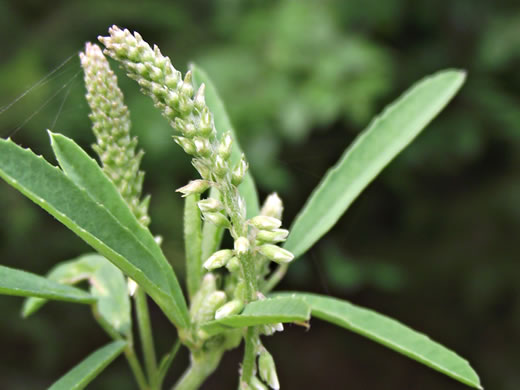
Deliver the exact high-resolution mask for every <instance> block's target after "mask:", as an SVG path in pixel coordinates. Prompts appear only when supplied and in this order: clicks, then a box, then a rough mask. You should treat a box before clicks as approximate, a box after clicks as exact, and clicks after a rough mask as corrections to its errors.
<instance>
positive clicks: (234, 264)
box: [226, 257, 240, 273]
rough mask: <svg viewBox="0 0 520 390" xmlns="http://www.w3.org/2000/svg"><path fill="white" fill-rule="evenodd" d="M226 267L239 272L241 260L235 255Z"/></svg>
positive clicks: (230, 270)
mask: <svg viewBox="0 0 520 390" xmlns="http://www.w3.org/2000/svg"><path fill="white" fill-rule="evenodd" d="M226 268H227V270H228V271H229V272H231V273H235V272H238V271H239V270H240V261H239V260H238V257H233V258H232V259H231V260H229V261H228V263H227V264H226Z"/></svg>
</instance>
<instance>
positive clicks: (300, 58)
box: [0, 0, 520, 390]
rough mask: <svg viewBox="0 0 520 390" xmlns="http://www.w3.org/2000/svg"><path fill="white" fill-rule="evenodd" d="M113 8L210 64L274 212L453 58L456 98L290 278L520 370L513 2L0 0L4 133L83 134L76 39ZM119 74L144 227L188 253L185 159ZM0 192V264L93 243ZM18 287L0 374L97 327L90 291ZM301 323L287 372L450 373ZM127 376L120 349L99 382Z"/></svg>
mask: <svg viewBox="0 0 520 390" xmlns="http://www.w3.org/2000/svg"><path fill="white" fill-rule="evenodd" d="M114 23H115V24H118V25H121V26H124V27H128V28H130V29H135V30H138V31H140V32H141V33H142V35H143V36H144V37H145V38H146V39H147V40H148V41H151V42H156V43H157V44H158V45H159V46H160V47H161V49H162V51H163V53H165V54H167V55H169V56H170V57H171V58H172V61H173V63H174V64H175V65H176V66H177V67H178V68H180V69H182V70H185V69H186V68H187V64H188V62H189V61H194V62H196V63H198V64H199V65H201V66H202V67H204V68H205V69H206V70H207V72H208V73H209V74H210V75H211V77H212V78H213V80H214V81H215V84H216V86H217V87H218V89H219V92H220V94H221V95H222V97H223V99H224V101H225V102H226V104H227V108H228V110H229V113H230V116H231V118H232V120H233V123H234V125H235V128H236V130H237V131H238V133H239V138H240V139H241V144H242V146H243V147H244V149H245V150H246V152H247V155H248V156H249V159H250V161H251V170H252V173H253V175H254V176H255V178H256V180H257V182H258V185H259V188H260V192H261V195H262V197H263V196H265V194H267V193H269V192H271V191H275V190H276V191H278V192H279V193H280V195H281V197H282V198H283V199H284V201H285V204H286V217H285V220H286V221H291V220H292V218H293V217H294V215H295V213H296V211H298V210H299V209H300V208H301V206H302V205H303V202H304V201H305V199H306V198H307V196H308V195H309V193H310V192H311V190H312V188H313V187H314V186H315V185H316V184H317V183H318V181H319V178H320V177H321V175H322V174H323V173H324V172H325V171H326V169H327V168H328V167H329V166H330V165H331V164H332V163H334V162H335V161H336V160H337V158H338V157H339V156H340V154H341V152H342V151H343V150H344V148H345V146H346V145H348V143H349V142H351V140H352V139H353V138H354V137H355V135H356V134H357V133H358V132H359V131H360V130H362V129H363V128H364V127H365V126H366V125H367V121H368V120H369V119H370V118H371V117H372V116H373V115H374V114H376V113H377V112H378V110H380V109H381V108H382V107H383V106H384V105H385V103H387V102H389V101H391V100H392V99H393V98H395V97H396V96H397V95H398V94H399V93H400V92H401V91H402V90H404V88H406V87H407V86H408V85H410V84H411V83H412V82H413V81H414V80H417V79H419V78H420V77H422V76H423V75H425V74H428V73H432V72H433V71H435V70H438V69H441V68H446V67H458V68H464V69H466V70H467V71H468V82H467V84H466V86H465V87H464V88H463V90H462V92H461V94H460V95H459V96H458V97H457V99H456V100H455V101H454V102H453V103H452V104H451V105H450V106H449V107H448V109H447V110H445V111H444V112H443V113H442V114H441V115H440V116H439V118H437V119H436V120H435V121H434V122H433V123H432V124H431V125H430V127H429V129H428V130H427V131H426V132H425V133H424V134H423V135H421V136H420V137H419V139H418V140H417V141H416V142H415V143H414V144H413V145H412V146H411V147H410V148H409V149H408V150H407V151H406V152H405V153H404V154H403V155H402V156H401V157H399V158H398V159H397V160H396V161H395V162H393V163H392V164H391V166H390V167H389V168H388V169H387V170H386V171H385V172H384V173H383V175H382V176H381V177H380V178H379V179H378V180H377V181H376V182H375V183H374V184H373V185H372V186H371V187H370V188H369V189H368V191H367V192H366V193H365V194H364V195H363V196H362V197H361V198H360V199H359V200H358V201H357V202H356V203H355V205H354V207H353V208H352V209H351V210H349V213H348V214H347V215H346V216H345V217H344V218H343V219H342V220H341V221H340V223H339V224H338V225H337V226H336V227H335V228H334V229H333V230H332V232H331V233H330V234H329V235H328V236H327V240H325V241H324V242H323V244H321V245H320V246H318V247H316V248H315V249H313V250H312V251H311V252H310V254H309V255H308V256H307V257H308V258H307V259H306V260H301V261H299V262H297V263H295V264H294V266H293V268H292V269H291V270H290V272H289V279H288V281H287V283H286V285H285V286H284V287H286V288H293V289H294V288H299V287H302V288H303V287H305V288H306V289H307V290H308V289H309V288H310V289H313V290H314V291H318V292H329V293H331V294H333V295H338V296H343V297H345V298H347V299H350V300H352V301H354V302H357V303H360V304H363V305H366V306H369V307H373V308H375V309H377V310H379V311H380V312H383V313H388V314H390V315H392V316H393V317H395V318H399V319H401V320H402V321H403V322H405V323H408V324H410V325H411V326H412V327H414V328H416V329H422V330H424V332H425V333H428V334H430V335H432V337H433V338H436V339H438V340H439V341H441V342H442V343H444V344H446V345H447V346H449V347H452V348H453V349H454V350H457V351H460V353H461V354H462V355H463V356H467V357H468V358H469V359H470V360H471V363H472V364H473V365H474V366H475V367H476V369H477V371H478V372H479V373H480V374H481V376H482V378H483V384H484V386H485V387H489V388H497V389H506V390H509V389H515V390H516V389H518V388H519V387H520V373H519V371H518V352H517V348H516V347H515V346H516V345H519V343H520V336H519V335H520V333H519V330H520V284H519V283H518V278H519V277H520V263H519V261H518V252H519V251H518V245H517V236H518V234H519V232H520V202H519V199H520V74H519V73H518V71H517V69H518V65H519V64H520V7H519V5H518V3H517V2H515V1H513V0H496V1H493V2H491V1H475V0H458V1H454V2H435V1H425V0H421V1H406V0H387V1H384V2H382V1H376V0H349V1H342V0H324V1H320V2H318V1H245V0H218V1H214V2H211V3H210V2H204V1H200V0H198V1H191V2H189V1H182V2H181V1H178V2H168V1H159V0H149V1H146V2H119V1H101V0H92V1H89V2H67V1H56V2H53V3H52V4H50V3H46V2H38V1H35V0H33V1H31V0H22V1H16V2H15V1H5V0H4V1H0V26H1V27H0V29H1V33H2V36H3V37H4V40H3V43H2V50H1V51H0V86H1V91H2V93H1V95H0V107H3V108H0V135H1V136H2V137H6V136H10V135H12V136H13V138H14V139H15V141H17V142H19V143H21V144H23V145H26V146H30V147H31V148H33V149H34V150H35V151H38V152H40V153H44V154H46V153H48V152H49V149H48V141H47V134H46V132H45V129H46V128H52V129H53V130H55V131H58V132H63V133H64V134H66V135H67V136H70V137H73V138H74V139H76V140H78V142H79V143H81V144H82V145H83V146H88V144H89V143H92V142H93V141H94V137H93V136H92V134H91V132H90V124H89V122H88V119H87V113H88V108H87V104H86V101H85V100H84V98H83V94H84V91H85V90H84V87H83V85H82V74H81V73H80V72H79V71H80V67H79V61H78V59H77V58H76V53H77V52H79V50H80V49H82V46H83V44H84V42H85V41H87V40H91V41H92V40H95V37H96V36H97V35H99V34H103V33H105V32H106V30H107V28H108V26H109V25H111V24H114ZM69 57H70V60H69V61H68V62H66V63H65V64H64V65H63V66H62V67H61V68H59V69H57V70H56V72H55V73H53V74H52V75H50V77H48V78H47V79H45V81H44V82H42V83H39V84H37V83H38V81H39V80H41V79H42V78H44V77H45V76H46V75H48V74H49V72H51V71H52V70H53V69H55V68H56V67H57V66H58V65H59V64H60V63H62V62H63V61H64V60H66V59H67V58H69ZM118 75H120V78H119V81H120V86H121V87H122V89H123V91H124V92H125V95H126V101H127V103H128V106H129V107H130V110H131V115H132V121H133V131H134V133H135V134H137V135H139V138H140V144H141V146H142V147H143V149H144V150H145V151H146V152H147V154H146V156H145V158H144V161H143V167H144V169H145V170H146V172H147V176H146V179H145V192H148V193H151V194H152V202H151V214H152V225H151V227H152V230H153V231H154V233H158V234H162V235H163V236H164V239H165V241H164V244H163V247H164V249H165V252H166V254H167V257H168V258H169V259H170V260H171V261H172V263H174V266H175V267H176V269H179V270H182V261H181V260H182V256H183V247H182V241H181V236H182V221H181V218H182V217H181V216H182V203H181V200H180V198H178V197H177V196H176V195H175V194H174V191H173V190H174V189H175V188H177V187H178V186H180V185H181V184H182V183H184V182H185V181H186V180H187V179H188V178H190V177H192V175H193V174H194V173H195V172H194V170H193V169H192V168H191V166H190V164H189V161H188V159H187V158H186V157H185V156H184V155H183V153H181V152H180V151H179V150H178V148H177V147H176V145H175V144H174V143H173V142H170V141H169V139H170V136H171V134H172V131H171V129H170V128H169V127H168V125H167V123H166V122H165V121H164V120H163V119H162V117H161V116H160V114H158V113H157V112H156V111H155V109H154V108H153V107H152V104H151V103H150V102H149V101H148V100H147V99H146V98H145V97H143V96H142V95H141V94H140V93H139V91H138V89H137V87H136V86H135V85H134V84H133V82H131V81H130V80H128V79H127V78H126V77H124V76H123V75H122V74H121V72H119V73H118ZM31 87H32V89H31V90H30V91H29V93H27V94H26V95H25V96H24V97H23V98H22V99H20V100H19V101H18V102H17V103H16V104H14V105H12V106H11V107H10V108H9V109H7V110H5V107H6V106H8V105H9V104H10V103H11V102H13V101H14V99H16V97H17V96H19V95H20V94H22V93H23V92H24V91H27V90H28V89H29V88H31ZM33 115H34V116H33ZM0 204H2V215H3V221H4V223H2V224H1V225H0V243H1V245H0V258H1V259H2V264H4V265H10V266H13V265H16V266H17V267H20V268H25V269H28V270H31V271H33V272H38V273H40V274H43V273H45V272H46V271H47V270H48V269H49V268H50V267H51V266H52V265H53V264H54V263H55V262H57V261H62V260H65V259H68V258H72V257H74V256H76V255H77V254H79V253H81V252H84V251H86V248H85V246H84V244H82V243H81V241H80V240H79V239H77V238H75V237H73V236H72V235H71V234H70V233H69V232H68V231H67V230H66V229H65V228H62V227H61V226H60V225H59V224H57V223H56V222H55V221H53V220H52V218H51V217H49V216H48V215H46V214H45V213H44V212H43V211H41V210H39V209H37V208H36V207H34V206H33V205H31V204H30V203H29V202H28V201H26V200H24V199H22V198H21V197H20V196H19V195H18V194H16V193H15V192H14V191H13V190H11V189H10V188H9V187H8V186H7V185H5V184H2V185H0ZM60 237H66V238H67V241H65V240H63V239H60ZM58 242H59V243H60V244H59V245H58ZM64 242H66V244H63V243H64ZM19 304H20V301H18V300H16V299H8V298H3V299H1V300H0V310H1V312H2V313H4V315H3V319H2V321H0V334H1V336H0V345H2V350H3V351H9V352H4V353H3V354H2V356H1V357H0V378H2V379H1V383H0V388H2V389H3V388H6V389H14V390H17V389H27V388H42V387H45V386H46V385H47V384H49V383H51V382H52V380H53V379H55V378H56V377H58V376H59V374H60V373H62V372H64V371H66V369H67V368H69V367H71V366H72V365H73V364H74V363H76V362H77V361H79V360H80V358H81V356H84V355H86V354H87V353H88V352H90V351H92V350H94V349H95V347H96V346H98V345H101V344H103V342H104V336H103V334H102V332H101V331H99V332H97V330H96V329H95V328H94V327H93V326H92V323H90V322H89V321H90V320H89V319H88V318H89V317H88V315H89V313H88V312H85V310H84V308H78V307H71V305H66V304H55V303H53V304H49V305H48V308H47V307H46V308H45V310H42V312H41V313H38V315H36V316H34V318H32V319H30V320H28V321H22V320H21V319H20V318H19V317H18V314H17V313H18V311H19ZM152 314H153V313H152ZM154 322H155V324H156V327H157V331H158V333H159V334H160V335H161V336H160V340H161V344H160V345H159V347H158V349H159V351H163V350H166V348H167V345H168V344H169V341H166V342H164V343H163V340H164V339H166V340H171V339H172V338H173V335H171V334H170V332H171V328H169V326H168V324H167V322H166V321H165V320H164V319H163V318H162V317H160V316H159V315H158V313H155V318H154ZM312 326H313V329H312V330H311V332H310V333H309V334H303V333H302V331H300V330H299V329H289V330H287V331H286V332H284V334H283V337H282V336H278V337H276V338H273V340H268V343H269V344H270V345H269V348H270V350H271V349H272V351H273V353H274V354H275V356H279V357H280V360H281V361H283V360H284V357H287V359H285V360H286V361H287V362H286V363H285V364H284V365H283V366H282V367H280V368H279V373H280V379H281V382H282V383H286V384H288V386H287V387H285V388H287V389H290V388H320V387H321V388H334V386H335V385H336V384H337V383H338V382H340V381H345V382H347V383H348V384H349V388H353V389H354V388H378V387H379V388H385V389H390V388H392V389H402V388H421V389H437V388H441V387H442V388H444V389H457V388H462V385H461V386H459V385H457V384H456V383H452V382H451V381H449V380H446V379H444V378H442V377H441V376H438V375H436V374H434V373H430V372H429V371H427V370H426V369H424V370H423V369H421V368H420V367H419V366H417V365H415V364H413V363H410V362H407V361H406V360H405V359H402V358H400V357H398V356H396V355H394V354H392V353H391V352H385V351H383V350H382V349H381V348H379V347H377V346H372V345H371V344H369V343H365V342H364V341H362V340H360V339H358V338H356V337H355V336H351V335H347V336H345V335H343V333H334V331H332V330H331V328H329V327H326V326H324V325H323V324H321V323H319V322H317V321H314V322H313V324H312ZM76 335H82V337H81V339H80V341H78V339H77V338H76V337H75V336H76ZM94 344H95V345H94ZM71 345H73V346H74V347H73V348H71V347H70V346H71ZM288 345H290V346H291V348H290V349H289V348H287V346H288ZM295 345H297V346H298V347H294V346H295ZM291 354H292V356H293V359H289V356H291ZM294 355H297V356H298V359H295V358H294ZM233 359H234V360H233ZM181 360H182V359H180V360H179V363H178V365H179V366H182V365H183V364H184V363H183V362H182V361H181ZM237 361H238V357H235V356H234V355H231V356H230V357H229V358H228V360H225V362H224V363H225V367H223V368H222V369H221V370H220V371H219V372H218V373H217V374H216V375H215V376H214V377H213V378H212V379H211V380H210V382H209V383H208V385H207V387H205V388H207V389H222V388H230V387H229V386H235V383H234V378H235V377H236V375H227V373H229V372H234V371H235V370H236V367H237ZM179 368H180V367H179ZM119 369H120V370H119ZM118 370H119V371H118ZM28 372H30V373H31V375H30V376H28V375H26V374H27V373H28ZM374 372H377V375H374ZM124 375H125V371H124V366H123V365H116V366H114V368H113V369H111V370H108V371H107V374H106V375H104V376H102V377H101V378H100V379H99V380H98V381H97V382H96V384H94V385H93V388H96V389H98V388H99V389H105V388H107V389H108V388H116V387H117V388H119V387H121V388H131V386H132V383H131V382H129V380H128V378H127V377H125V376H124ZM324 378H325V380H326V381H325V382H326V383H325V385H324V384H323V383H324V382H323V380H324ZM22 381H23V382H22ZM318 383H320V385H318Z"/></svg>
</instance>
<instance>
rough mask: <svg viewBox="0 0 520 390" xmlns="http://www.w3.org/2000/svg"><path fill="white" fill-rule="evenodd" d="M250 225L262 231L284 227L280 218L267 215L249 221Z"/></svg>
mask: <svg viewBox="0 0 520 390" xmlns="http://www.w3.org/2000/svg"><path fill="white" fill-rule="evenodd" d="M249 223H250V224H251V225H253V226H254V227H256V228H258V229H260V230H273V229H278V228H279V227H280V226H282V221H280V220H279V219H278V218H274V217H268V216H266V215H257V216H256V217H253V218H251V219H250V220H249Z"/></svg>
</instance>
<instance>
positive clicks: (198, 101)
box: [193, 83, 206, 111]
mask: <svg viewBox="0 0 520 390" xmlns="http://www.w3.org/2000/svg"><path fill="white" fill-rule="evenodd" d="M205 90H206V85H205V84H204V83H202V84H201V85H200V87H199V89H198V90H197V93H196V94H195V96H194V98H193V104H194V105H195V108H197V110H199V111H201V110H202V109H204V107H205V106H206V99H205V98H204V91H205Z"/></svg>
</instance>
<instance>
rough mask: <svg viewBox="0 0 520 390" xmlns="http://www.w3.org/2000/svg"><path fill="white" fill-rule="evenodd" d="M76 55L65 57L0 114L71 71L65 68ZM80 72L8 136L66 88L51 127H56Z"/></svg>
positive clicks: (9, 133)
mask: <svg viewBox="0 0 520 390" xmlns="http://www.w3.org/2000/svg"><path fill="white" fill-rule="evenodd" d="M76 57H77V53H73V54H72V55H70V56H69V57H67V59H65V60H64V61H63V62H62V63H60V64H59V65H58V66H57V67H56V68H54V69H53V70H51V71H50V72H49V73H47V74H46V75H45V76H44V77H43V78H41V79H40V80H39V81H37V82H36V83H35V84H33V85H32V86H31V87H29V88H28V89H27V90H26V91H24V92H23V93H22V94H20V95H19V96H18V97H17V98H15V99H14V100H13V101H12V102H10V103H9V104H7V105H5V106H3V107H2V108H0V116H1V115H2V114H4V113H5V112H6V111H8V110H9V109H10V108H12V107H13V106H14V105H15V104H16V103H18V102H19V101H21V100H22V99H23V98H24V97H26V96H27V95H28V94H30V93H31V92H33V91H34V90H36V89H37V88H39V87H42V86H44V85H45V84H47V83H49V82H50V81H52V80H54V79H56V78H58V77H60V76H62V75H64V74H67V73H68V72H70V70H69V69H64V68H65V66H66V65H67V64H68V63H69V62H70V61H71V60H73V59H74V58H76ZM80 73H81V69H79V70H77V71H76V72H75V73H74V74H73V75H72V76H71V77H70V78H69V79H68V80H67V81H66V82H65V83H64V84H63V85H62V86H61V87H59V88H58V89H57V90H56V91H55V92H54V93H53V94H52V95H51V96H50V97H49V98H48V99H46V101H45V102H44V103H43V104H42V105H40V106H39V107H38V108H37V109H36V110H35V111H34V112H33V113H32V114H31V115H29V117H27V118H26V119H25V120H24V121H23V122H22V123H21V124H20V125H19V126H18V127H16V128H15V129H12V130H9V131H8V132H7V135H6V136H7V137H12V136H14V135H15V134H16V133H17V132H18V131H19V130H20V129H22V128H23V127H24V126H25V125H26V124H27V123H28V122H29V121H30V120H31V119H33V118H34V117H35V116H36V115H37V114H39V113H40V112H41V111H42V110H43V109H44V108H45V107H46V106H47V105H48V104H49V103H50V102H51V101H53V100H54V99H55V98H56V97H57V96H59V94H60V93H61V92H62V91H64V90H65V95H64V98H63V100H62V102H61V104H60V106H59V109H58V112H57V114H56V116H55V118H54V120H53V122H52V125H51V128H54V126H55V125H56V122H57V121H58V118H59V116H60V114H61V112H62V110H63V107H64V105H65V102H66V100H67V97H68V96H69V93H70V90H71V88H72V86H73V84H74V82H75V81H76V80H77V77H78V75H79V74H80ZM2 137H5V135H3V136H2Z"/></svg>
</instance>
